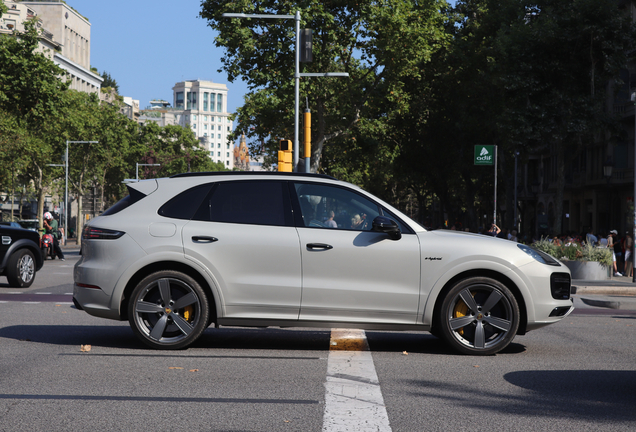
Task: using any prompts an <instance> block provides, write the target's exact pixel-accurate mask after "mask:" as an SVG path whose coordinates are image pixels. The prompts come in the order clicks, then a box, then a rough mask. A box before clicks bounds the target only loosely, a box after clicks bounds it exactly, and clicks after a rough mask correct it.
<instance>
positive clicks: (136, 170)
mask: <svg viewBox="0 0 636 432" xmlns="http://www.w3.org/2000/svg"><path fill="white" fill-rule="evenodd" d="M140 166H161V164H140V163H138V164H137V167H136V168H135V179H136V180H137V181H139V167H140Z"/></svg>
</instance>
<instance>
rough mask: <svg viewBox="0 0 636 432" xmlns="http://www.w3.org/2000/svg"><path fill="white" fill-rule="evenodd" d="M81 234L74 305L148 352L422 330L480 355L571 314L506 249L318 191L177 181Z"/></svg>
mask: <svg viewBox="0 0 636 432" xmlns="http://www.w3.org/2000/svg"><path fill="white" fill-rule="evenodd" d="M128 189H129V192H130V194H129V195H128V196H127V197H126V198H124V199H122V200H121V201H119V202H118V203H117V204H115V205H114V206H112V207H111V208H110V209H108V210H107V211H106V212H105V213H104V214H103V215H101V216H99V217H97V218H95V219H92V220H91V221H90V222H89V223H88V224H87V225H86V227H85V228H84V231H83V233H82V245H83V246H82V247H83V251H82V256H81V259H80V260H79V262H78V263H77V264H76V265H75V269H74V280H75V286H74V292H73V298H74V302H75V305H76V306H77V307H78V308H79V309H83V310H85V311H86V312H87V313H89V314H91V315H94V316H97V317H102V318H109V319H115V320H128V321H129V322H130V325H131V327H132V329H133V331H134V333H135V334H136V336H137V337H139V339H141V341H143V342H144V343H146V344H147V345H149V346H151V347H153V348H159V349H178V348H184V347H187V346H188V345H190V344H192V343H193V342H194V341H195V340H197V338H198V337H199V336H201V334H202V333H203V331H204V330H205V329H206V328H207V327H208V326H209V325H210V324H212V323H214V324H215V326H217V327H218V326H250V327H252V326H255V327H264V326H279V327H321V328H334V327H345V328H361V329H375V330H396V331H397V330H411V331H412V330H422V331H430V332H431V333H433V334H435V335H437V336H439V337H441V338H443V339H444V340H446V341H447V342H448V343H449V344H450V345H451V346H452V347H453V348H454V349H455V350H457V351H459V352H461V353H465V354H473V355H489V354H494V353H496V352H498V351H500V350H502V349H504V348H505V347H506V346H508V344H510V342H511V341H512V339H513V338H514V337H515V335H517V334H525V333H526V332H527V331H530V330H534V329H537V328H539V327H542V326H545V325H547V324H552V323H554V322H557V321H559V320H561V319H563V318H564V317H565V316H567V315H568V314H569V313H570V312H571V311H572V310H573V306H572V300H571V296H570V290H571V278H570V272H569V270H568V269H567V267H565V266H564V265H562V264H561V263H560V262H559V261H558V260H556V259H554V258H552V257H551V256H549V255H546V254H544V253H542V252H539V251H536V250H534V249H532V248H530V247H528V246H525V245H522V244H517V243H514V242H511V241H507V240H502V239H497V238H492V237H487V236H483V235H478V234H470V233H463V232H455V231H446V230H439V231H427V230H425V229H424V228H422V227H421V226H420V225H419V224H417V223H415V222H414V221H412V220H411V219H409V218H408V217H407V216H405V215H404V214H403V213H401V212H400V211H398V210H397V209H395V208H393V207H391V206H390V205H388V204H387V203H385V202H383V201H382V200H380V199H378V198H376V197H374V196H373V195H371V194H369V193H367V192H365V191H364V190H362V189H360V188H358V187H356V186H354V185H351V184H349V183H345V182H342V181H338V180H335V179H333V178H331V177H328V176H321V175H311V174H296V173H289V174H282V173H265V172H263V173H245V172H219V173H190V174H180V175H176V176H173V177H170V178H162V179H153V180H146V181H140V182H138V183H132V184H129V185H128Z"/></svg>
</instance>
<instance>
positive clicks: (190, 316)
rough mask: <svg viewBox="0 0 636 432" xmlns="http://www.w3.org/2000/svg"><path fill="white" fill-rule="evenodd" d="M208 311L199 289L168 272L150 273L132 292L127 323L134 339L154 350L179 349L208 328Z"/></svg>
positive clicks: (188, 281)
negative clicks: (133, 334) (135, 337)
mask: <svg viewBox="0 0 636 432" xmlns="http://www.w3.org/2000/svg"><path fill="white" fill-rule="evenodd" d="M209 315H210V307H209V303H208V298H207V296H206V294H205V292H204V291H203V289H202V288H201V286H200V285H199V284H198V283H197V281H195V280H194V279H193V278H191V277H190V276H188V275H186V274H183V273H180V272H177V271H172V270H165V271H160V272H157V273H153V274H151V275H149V276H147V277H146V278H144V279H143V280H142V281H141V282H139V284H137V286H136V287H135V289H134V290H133V292H132V295H131V298H130V302H129V303H128V321H129V322H130V327H131V328H132V330H133V332H134V333H135V335H136V336H137V337H138V338H139V339H140V340H141V341H142V342H143V343H145V344H146V345H148V346H150V347H152V348H156V349H181V348H185V347H187V346H189V345H190V344H192V343H193V342H194V341H196V340H197V339H198V338H199V336H201V333H203V331H204V330H205V329H206V328H207V326H208V318H209Z"/></svg>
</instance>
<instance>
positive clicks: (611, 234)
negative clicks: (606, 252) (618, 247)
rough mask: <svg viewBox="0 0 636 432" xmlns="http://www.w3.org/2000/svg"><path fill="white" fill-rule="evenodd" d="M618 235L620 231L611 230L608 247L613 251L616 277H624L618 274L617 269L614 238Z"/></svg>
mask: <svg viewBox="0 0 636 432" xmlns="http://www.w3.org/2000/svg"><path fill="white" fill-rule="evenodd" d="M617 234H618V231H616V230H611V231H610V233H609V235H608V236H607V247H608V248H609V249H610V250H611V251H612V260H613V262H614V276H623V275H622V274H620V273H619V272H618V269H617V268H616V254H615V253H614V236H615V235H617Z"/></svg>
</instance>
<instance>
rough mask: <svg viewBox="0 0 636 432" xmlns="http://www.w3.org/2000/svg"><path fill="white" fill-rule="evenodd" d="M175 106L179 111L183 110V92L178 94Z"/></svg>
mask: <svg viewBox="0 0 636 432" xmlns="http://www.w3.org/2000/svg"><path fill="white" fill-rule="evenodd" d="M174 106H175V107H177V108H179V109H183V92H177V94H176V97H175V101H174Z"/></svg>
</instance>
